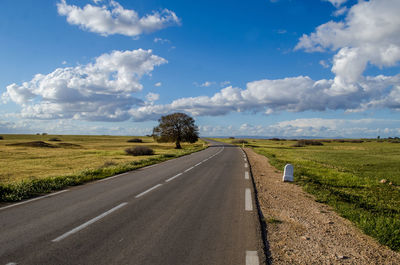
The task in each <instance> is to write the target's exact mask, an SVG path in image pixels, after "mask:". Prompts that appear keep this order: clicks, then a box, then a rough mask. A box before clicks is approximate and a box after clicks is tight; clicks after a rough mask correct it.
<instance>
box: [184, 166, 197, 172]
mask: <svg viewBox="0 0 400 265" xmlns="http://www.w3.org/2000/svg"><path fill="white" fill-rule="evenodd" d="M193 168H194V167H189V168H188V169H186V170H185V171H183V172H188V171H190V170H192V169H193Z"/></svg>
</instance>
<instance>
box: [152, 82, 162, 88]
mask: <svg viewBox="0 0 400 265" xmlns="http://www.w3.org/2000/svg"><path fill="white" fill-rule="evenodd" d="M154 86H156V87H160V86H162V83H161V82H157V83H155V84H154Z"/></svg>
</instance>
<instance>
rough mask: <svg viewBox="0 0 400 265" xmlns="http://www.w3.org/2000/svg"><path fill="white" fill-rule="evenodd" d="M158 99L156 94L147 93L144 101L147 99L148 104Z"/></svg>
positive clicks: (158, 96)
mask: <svg viewBox="0 0 400 265" xmlns="http://www.w3.org/2000/svg"><path fill="white" fill-rule="evenodd" d="M159 98H160V95H159V94H157V93H152V92H150V93H148V94H147V95H146V99H147V101H149V102H154V101H157V100H158V99H159Z"/></svg>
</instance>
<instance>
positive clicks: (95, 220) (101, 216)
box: [51, 202, 128, 242]
mask: <svg viewBox="0 0 400 265" xmlns="http://www.w3.org/2000/svg"><path fill="white" fill-rule="evenodd" d="M127 204H128V203H127V202H123V203H121V204H120V205H118V206H115V207H114V208H112V209H111V210H108V211H107V212H105V213H102V214H100V215H99V216H97V217H95V218H93V219H91V220H89V221H87V222H86V223H84V224H81V225H80V226H78V227H76V228H74V229H72V230H71V231H69V232H67V233H65V234H63V235H61V236H59V237H57V238H55V239H53V240H51V241H52V242H59V241H61V240H63V239H64V238H66V237H68V236H70V235H72V234H75V233H76V232H78V231H80V230H82V229H84V228H86V227H88V226H89V225H91V224H93V223H94V222H97V221H98V220H100V219H102V218H104V217H105V216H107V215H109V214H110V213H112V212H114V211H116V210H118V209H119V208H121V207H124V206H125V205H127Z"/></svg>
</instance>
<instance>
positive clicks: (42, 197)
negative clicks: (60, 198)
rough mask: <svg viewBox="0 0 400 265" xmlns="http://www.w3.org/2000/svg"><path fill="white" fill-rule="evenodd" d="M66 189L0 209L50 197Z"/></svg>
mask: <svg viewBox="0 0 400 265" xmlns="http://www.w3.org/2000/svg"><path fill="white" fill-rule="evenodd" d="M66 191H68V190H62V191H58V192H54V193H51V194H48V195H45V196H41V197H37V198H34V199H30V200H27V201H23V202H18V203H14V204H11V205H8V206H4V207H1V208H0V211H1V210H4V209H7V208H11V207H14V206H18V205H21V204H25V203H28V202H33V201H37V200H40V199H44V198H47V197H50V196H54V195H58V194H60V193H63V192H66Z"/></svg>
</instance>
